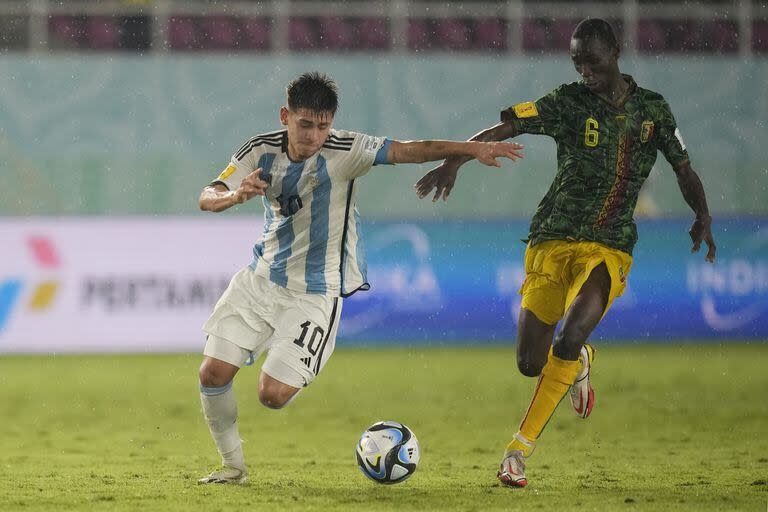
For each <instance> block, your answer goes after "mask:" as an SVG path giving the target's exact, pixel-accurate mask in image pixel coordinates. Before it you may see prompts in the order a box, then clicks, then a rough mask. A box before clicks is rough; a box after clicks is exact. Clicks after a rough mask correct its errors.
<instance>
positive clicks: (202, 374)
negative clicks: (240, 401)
mask: <svg viewBox="0 0 768 512" xmlns="http://www.w3.org/2000/svg"><path fill="white" fill-rule="evenodd" d="M198 377H199V378H200V385H201V386H203V387H206V388H220V387H222V386H226V385H227V384H229V383H230V382H231V381H232V378H231V377H230V375H229V374H228V373H226V372H222V371H219V370H218V369H217V368H216V366H215V365H214V364H211V362H210V360H208V359H206V360H205V361H203V364H201V365H200V370H199V371H198Z"/></svg>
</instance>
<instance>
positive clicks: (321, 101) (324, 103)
mask: <svg viewBox="0 0 768 512" xmlns="http://www.w3.org/2000/svg"><path fill="white" fill-rule="evenodd" d="M285 95H286V99H287V101H288V108H289V109H291V110H294V111H295V110H297V109H300V108H305V109H307V110H311V111H313V112H316V113H318V114H321V113H325V112H330V113H331V115H336V109H337V108H338V106H339V90H338V87H336V82H334V81H333V80H332V79H331V78H330V77H329V76H328V75H326V74H323V73H318V72H317V71H312V72H309V73H304V74H303V75H301V76H300V77H298V78H297V79H295V80H293V81H292V82H291V83H289V84H288V87H286V89H285Z"/></svg>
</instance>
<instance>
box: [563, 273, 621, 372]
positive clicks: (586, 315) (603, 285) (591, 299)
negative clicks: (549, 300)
mask: <svg viewBox="0 0 768 512" xmlns="http://www.w3.org/2000/svg"><path fill="white" fill-rule="evenodd" d="M610 291H611V276H610V274H609V273H608V268H607V267H606V266H605V263H601V264H600V265H598V266H597V267H595V268H594V269H593V270H592V272H591V273H590V274H589V277H588V278H587V280H586V281H585V282H584V284H583V285H582V287H581V291H579V294H578V295H577V296H576V298H575V299H574V301H573V303H572V304H571V307H570V308H568V311H566V312H565V317H563V325H562V327H561V329H560V332H558V333H557V336H555V341H554V346H553V348H552V352H553V353H554V354H555V355H556V356H557V357H559V358H561V359H565V360H568V361H576V360H578V359H579V353H580V352H581V347H583V346H584V343H586V341H587V338H588V337H589V335H590V334H591V333H592V331H593V330H594V329H595V327H597V324H598V323H599V322H600V319H601V318H602V317H603V313H605V307H606V306H607V305H608V295H609V293H610Z"/></svg>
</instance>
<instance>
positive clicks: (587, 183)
mask: <svg viewBox="0 0 768 512" xmlns="http://www.w3.org/2000/svg"><path fill="white" fill-rule="evenodd" d="M624 78H625V79H626V80H627V82H628V83H629V89H628V91H627V94H626V95H625V97H624V99H623V101H621V102H620V105H618V106H615V105H611V104H609V103H608V102H606V101H605V100H603V99H601V98H600V97H598V96H597V95H596V94H594V93H592V92H591V91H590V90H589V89H588V88H587V87H586V86H585V85H584V84H583V83H581V82H574V83H571V84H566V85H562V86H560V87H558V88H557V89H555V90H554V91H552V92H551V93H549V94H547V95H546V96H544V97H542V98H540V99H538V100H536V101H535V102H526V103H519V104H517V105H514V106H512V107H510V108H508V109H506V110H504V111H502V113H501V119H502V121H509V122H511V123H513V124H514V126H515V128H516V129H517V131H518V132H519V133H531V134H539V135H548V136H550V137H552V138H553V139H555V141H556V142H557V163H558V169H557V174H556V176H555V179H554V181H553V182H552V186H551V187H550V188H549V191H548V192H547V194H546V195H545V196H544V198H543V199H542V201H541V203H539V206H538V208H537V210H536V214H535V215H534V217H533V219H532V221H531V227H530V233H529V237H528V238H529V240H528V250H527V251H526V258H525V259H526V264H525V266H526V280H525V283H524V284H523V288H522V289H521V293H522V295H523V307H526V308H527V309H530V310H531V311H533V312H534V314H536V316H537V317H539V319H541V320H542V321H544V322H546V323H550V324H552V323H556V322H557V321H558V320H559V319H560V318H562V316H563V313H564V311H566V310H567V309H568V307H569V306H570V303H571V302H572V301H573V299H574V298H575V297H576V295H577V294H578V291H579V290H580V289H581V286H582V285H583V283H584V281H585V280H586V279H587V277H588V276H589V273H590V272H591V271H592V269H593V268H594V267H596V266H597V265H599V264H600V263H603V262H604V263H605V264H606V266H607V267H608V271H609V273H610V274H611V281H612V287H611V293H610V297H609V303H608V306H610V304H611V302H612V301H613V300H614V299H615V298H616V297H618V296H619V295H621V293H623V290H624V286H625V281H626V276H627V274H628V273H629V268H630V266H631V264H632V257H631V254H632V249H633V248H634V245H635V242H636V241H637V228H636V226H635V222H634V220H633V213H634V210H635V205H636V204H637V197H638V194H639V192H640V188H641V187H642V185H643V183H644V182H645V180H646V178H647V177H648V175H649V174H650V172H651V168H652V167H653V164H654V163H655V161H656V155H657V151H661V152H662V154H663V155H664V157H665V158H666V159H667V161H668V162H669V163H670V164H671V165H672V166H673V167H678V166H681V165H684V164H686V163H687V162H688V153H687V152H686V150H685V145H684V143H683V140H682V137H681V136H680V132H679V130H678V129H677V124H676V122H675V118H674V116H673V115H672V112H671V110H670V108H669V105H668V104H667V102H666V101H665V100H664V98H663V97H662V96H661V95H660V94H658V93H656V92H653V91H650V90H648V89H643V88H642V87H638V86H637V84H636V83H635V81H634V80H633V79H632V77H631V76H628V75H624ZM607 309H608V307H606V310H607Z"/></svg>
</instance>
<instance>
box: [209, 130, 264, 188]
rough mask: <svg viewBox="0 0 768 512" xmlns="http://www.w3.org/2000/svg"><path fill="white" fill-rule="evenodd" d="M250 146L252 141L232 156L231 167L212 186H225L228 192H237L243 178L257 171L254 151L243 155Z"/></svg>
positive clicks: (227, 167) (226, 168)
mask: <svg viewBox="0 0 768 512" xmlns="http://www.w3.org/2000/svg"><path fill="white" fill-rule="evenodd" d="M249 144H250V141H248V142H246V143H245V144H244V145H243V146H242V147H241V148H240V149H239V150H238V151H237V152H236V153H235V154H234V155H232V158H231V159H230V161H229V165H227V166H226V167H225V168H224V170H222V171H221V172H220V173H219V176H218V177H217V178H216V179H215V180H213V181H212V182H211V185H217V184H218V185H224V186H225V187H227V189H228V190H237V188H238V187H239V186H240V182H241V181H243V178H245V177H246V176H248V175H249V174H250V173H251V172H253V171H254V170H255V169H256V167H254V161H253V155H254V151H249V152H248V153H246V154H243V153H244V148H247V147H249Z"/></svg>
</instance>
